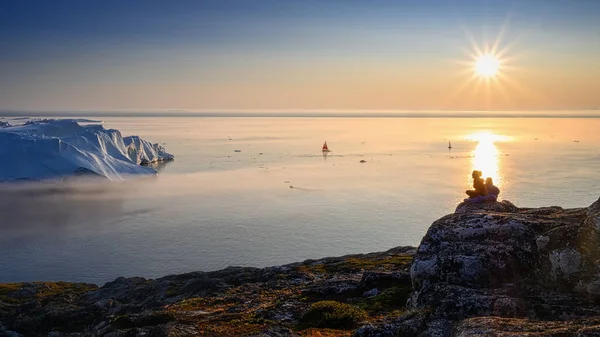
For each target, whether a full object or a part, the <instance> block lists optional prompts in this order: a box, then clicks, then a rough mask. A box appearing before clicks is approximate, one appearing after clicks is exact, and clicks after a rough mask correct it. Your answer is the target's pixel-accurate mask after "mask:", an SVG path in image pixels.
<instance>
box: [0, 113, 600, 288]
mask: <svg viewBox="0 0 600 337" xmlns="http://www.w3.org/2000/svg"><path fill="white" fill-rule="evenodd" d="M86 117H88V118H89V116H86ZM99 119H102V120H103V121H104V125H105V127H106V128H116V129H119V130H121V132H122V133H123V134H124V135H139V136H141V137H143V138H145V139H147V140H150V141H152V142H158V143H161V144H163V143H164V146H165V147H166V148H167V150H168V151H169V152H170V153H172V154H174V155H175V161H174V162H171V163H167V164H166V165H161V166H160V167H158V169H159V170H160V173H159V175H158V176H157V177H151V178H141V179H135V180H131V181H127V182H120V183H106V182H74V183H68V184H66V185H60V186H58V185H49V184H34V185H32V186H27V187H26V188H13V187H7V186H0V282H13V281H38V280H54V281H56V280H65V281H86V282H93V283H99V284H102V283H103V282H106V281H110V280H112V279H114V278H116V277H118V276H142V277H147V278H154V277H159V276H163V275H167V274H173V273H182V272H189V271H196V270H203V271H209V270H216V269H221V268H225V267H227V266H231V265H237V266H255V267H263V266H271V265H279V264H284V263H289V262H295V261H301V260H304V259H308V258H320V257H325V256H337V255H343V254H351V253H364V252H372V251H382V250H386V249H388V248H391V247H395V246H399V245H413V246H416V245H418V244H419V242H420V240H421V238H422V237H423V235H424V234H425V233H426V231H427V228H428V227H429V225H430V224H431V223H432V222H433V221H434V220H435V219H437V218H439V217H441V216H443V215H446V214H449V213H451V212H453V211H454V208H455V207H456V205H457V204H458V203H459V202H460V201H461V200H462V199H463V198H464V197H465V195H464V190H466V189H468V188H469V187H470V173H471V171H472V170H473V169H481V170H483V171H484V175H486V176H492V177H493V178H494V179H495V181H496V182H497V185H499V187H500V189H501V195H500V198H501V199H507V200H510V201H512V202H513V203H515V204H516V205H518V206H521V207H539V206H551V205H560V206H563V207H584V206H588V205H589V204H591V203H592V202H594V201H595V200H597V199H598V197H599V196H600V179H599V178H600V170H598V165H599V164H600V133H599V132H598V131H597V130H600V119H594V118H580V119H568V118H266V117H265V118H262V117H250V118H241V117H240V118H207V117H194V118H185V117H174V118H173V117H171V118H167V117H109V118H99ZM324 141H327V143H328V145H329V148H330V150H331V151H332V152H331V153H329V154H328V155H326V156H324V155H323V154H322V152H321V146H322V144H323V142H324ZM449 142H451V145H452V149H451V150H450V149H448V143H449ZM361 160H364V161H365V162H362V163H361Z"/></svg>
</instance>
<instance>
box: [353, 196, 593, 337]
mask: <svg viewBox="0 0 600 337" xmlns="http://www.w3.org/2000/svg"><path fill="white" fill-rule="evenodd" d="M599 233H600V200H599V201H597V202H595V203H594V204H593V205H591V206H590V207H588V208H577V209H563V208H561V207H543V208H518V207H516V206H515V205H513V204H512V203H510V202H507V201H503V202H493V203H484V204H470V203H462V204H460V205H459V206H458V207H457V208H456V211H455V213H454V214H450V215H447V216H445V217H443V218H441V219H439V220H437V221H435V222H434V223H433V224H432V225H431V227H430V228H429V230H428V232H427V234H426V235H425V237H424V238H423V240H422V241H421V245H420V246H419V248H418V250H417V254H416V255H415V258H414V261H413V264H412V267H411V277H412V282H413V287H414V292H413V293H412V295H411V298H410V300H409V303H408V304H409V307H410V308H412V310H413V311H416V312H418V313H419V315H417V316H416V318H415V317H414V315H413V317H401V318H399V319H396V320H394V321H392V322H389V323H387V325H382V326H379V327H370V328H363V330H359V331H358V333H357V335H359V336H395V335H401V336H413V335H414V336H522V335H527V336H600V306H599V305H598V303H599V302H600V234H599Z"/></svg>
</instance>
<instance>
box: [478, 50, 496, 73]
mask: <svg viewBox="0 0 600 337" xmlns="http://www.w3.org/2000/svg"><path fill="white" fill-rule="evenodd" d="M499 69H500V60H499V59H498V57H496V56H495V55H493V54H484V55H481V56H479V57H477V59H476V60H475V72H476V73H477V75H479V76H481V77H493V76H496V74H497V73H498V70H499Z"/></svg>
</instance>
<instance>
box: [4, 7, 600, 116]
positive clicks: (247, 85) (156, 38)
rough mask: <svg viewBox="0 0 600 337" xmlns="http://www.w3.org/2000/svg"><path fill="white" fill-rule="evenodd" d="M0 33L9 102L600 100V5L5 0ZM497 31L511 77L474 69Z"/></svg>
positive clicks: (517, 103)
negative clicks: (490, 76) (484, 78)
mask: <svg viewBox="0 0 600 337" xmlns="http://www.w3.org/2000/svg"><path fill="white" fill-rule="evenodd" d="M0 28H1V29H0V46H2V48H0V109H17V110H18V109H23V110H57V109H65V110H80V109H84V110H85V109H89V110H105V109H107V110H119V109H139V110H144V109H158V110H160V109H189V110H198V111H203V110H252V111H255V110H319V109H341V110H343V109H350V110H361V109H369V110H378V109H382V110H402V109H448V110H457V109H458V110H478V109H490V110H495V109H589V108H598V107H600V98H599V97H598V95H597V92H600V1H559V0H549V1H541V0H526V1H491V0H488V1H485V0H484V1H475V0H464V1H443V0H432V1H400V0H396V1H391V0H373V1H358V0H329V1H324V0H321V1H316V0H304V1H296V0H288V1H283V0H256V1H242V0H239V1H234V0H219V1H212V0H206V1H183V0H182V1H170V2H167V1H155V0H147V1H113V0H109V1H72V0H69V1H67V0H57V1H30V0H22V1H4V0H2V1H0ZM501 33H503V34H501ZM499 36H501V39H500V47H501V48H500V49H503V48H507V51H506V53H505V58H506V62H505V63H506V67H505V69H506V72H505V73H504V76H503V77H502V78H503V80H502V81H500V80H499V81H494V83H492V84H489V83H488V84H485V83H478V82H477V81H475V80H472V79H470V78H471V77H472V74H471V73H470V72H472V69H471V68H470V67H469V65H468V64H469V62H471V63H472V62H473V60H471V59H470V58H469V56H468V54H470V53H472V49H473V48H472V45H471V42H470V37H471V38H472V39H473V40H474V41H475V43H476V44H477V45H479V46H480V47H481V48H483V46H485V45H486V44H487V45H492V44H493V43H494V41H496V40H497V39H498V37H499ZM501 71H502V68H501ZM478 85H479V86H480V87H479V88H478V87H477V86H478ZM463 86H464V88H462V87H463ZM457 88H460V90H458V89H457ZM455 91H458V92H457V93H455Z"/></svg>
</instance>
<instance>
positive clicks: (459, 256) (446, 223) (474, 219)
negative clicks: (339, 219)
mask: <svg viewBox="0 0 600 337" xmlns="http://www.w3.org/2000/svg"><path fill="white" fill-rule="evenodd" d="M599 302H600V200H599V201H597V202H595V203H594V204H592V205H591V206H590V207H587V208H577V209H562V208H560V207H544V208H535V209H534V208H518V207H517V206H515V205H513V204H511V203H510V202H508V201H503V202H495V203H485V204H461V205H459V206H458V207H457V209H456V211H455V213H453V214H450V215H447V216H445V217H443V218H441V219H439V220H437V221H435V222H434V223H433V224H432V225H431V227H430V228H429V230H428V232H427V234H426V235H425V237H424V238H423V240H422V242H421V244H420V246H419V248H418V249H414V248H411V247H398V248H394V249H391V250H389V251H387V252H382V253H371V254H364V255H349V256H343V257H338V258H325V259H320V260H308V261H304V262H301V263H294V264H289V265H285V266H279V267H269V268H263V269H258V268H236V267H230V268H227V269H224V270H221V271H215V272H208V273H203V272H194V273H187V274H182V275H171V276H166V277H163V278H160V279H156V280H146V279H143V278H118V279H116V280H115V281H113V282H109V283H107V284H105V285H104V286H102V287H97V286H96V285H90V284H76V283H64V282H63V283H42V282H40V283H19V284H2V285H0V335H2V334H4V335H8V336H20V335H24V336H187V335H204V336H355V337H359V336H600V305H598V304H597V303H599Z"/></svg>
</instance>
